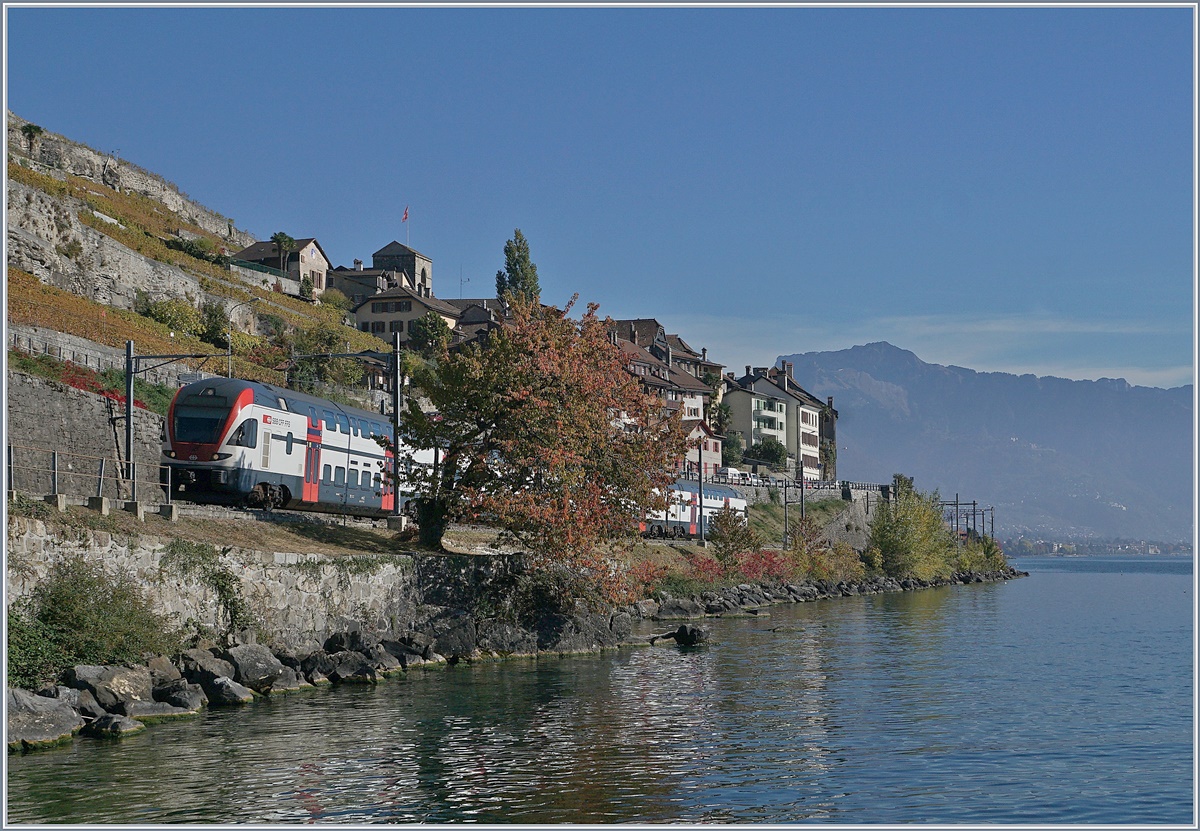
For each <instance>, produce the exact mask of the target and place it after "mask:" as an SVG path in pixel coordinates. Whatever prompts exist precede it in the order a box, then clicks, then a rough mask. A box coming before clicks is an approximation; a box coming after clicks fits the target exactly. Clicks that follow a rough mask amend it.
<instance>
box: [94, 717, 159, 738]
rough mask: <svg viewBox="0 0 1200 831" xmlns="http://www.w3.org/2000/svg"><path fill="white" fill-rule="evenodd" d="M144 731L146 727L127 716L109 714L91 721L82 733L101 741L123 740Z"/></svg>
mask: <svg viewBox="0 0 1200 831" xmlns="http://www.w3.org/2000/svg"><path fill="white" fill-rule="evenodd" d="M145 729H146V725H144V724H142V723H141V722H140V721H138V720H137V719H132V718H129V717H128V716H121V715H114V714H112V713H109V714H107V715H104V716H101V717H100V718H98V719H96V720H95V721H93V722H92V723H91V724H89V725H88V726H87V727H86V728H85V729H84V733H85V734H87V735H89V736H95V737H97V738H102V739H123V738H125V737H126V736H132V735H134V734H135V733H140V732H142V731H143V730H145Z"/></svg>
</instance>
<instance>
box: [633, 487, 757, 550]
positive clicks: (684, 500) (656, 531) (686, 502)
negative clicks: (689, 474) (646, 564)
mask: <svg viewBox="0 0 1200 831" xmlns="http://www.w3.org/2000/svg"><path fill="white" fill-rule="evenodd" d="M725 508H728V509H729V510H732V511H736V512H737V513H739V514H741V515H742V516H743V517H744V518H747V519H749V513H748V507H747V502H746V499H745V497H743V496H741V495H740V494H739V493H738V492H737V491H736V490H734V489H733V488H729V487H725V486H723V485H711V484H705V486H704V505H703V515H704V527H705V529H706V530H707V528H708V525H709V523H710V522H712V519H713V517H714V516H716V514H717V512H718V511H720V510H722V509H725ZM700 510H701V506H700V488H699V486H698V484H697V483H696V482H694V481H692V480H690V479H680V480H678V481H676V482H675V483H674V484H673V485H671V488H670V493H669V494H668V502H667V508H666V510H663V511H658V512H657V513H650V514H647V515H646V518H645V519H644V520H643V521H642V523H641V532H642V536H645V537H651V538H658V539H666V538H673V539H681V538H682V539H690V538H693V537H698V536H699V534H700Z"/></svg>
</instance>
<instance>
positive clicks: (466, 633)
mask: <svg viewBox="0 0 1200 831" xmlns="http://www.w3.org/2000/svg"><path fill="white" fill-rule="evenodd" d="M425 634H426V635H427V636H428V637H429V639H430V641H431V644H430V649H432V650H433V651H434V652H437V653H438V654H439V655H445V656H446V657H447V658H449V659H450V660H452V661H459V660H465V659H469V658H471V657H472V656H473V655H474V654H475V653H476V651H477V650H476V640H477V637H478V636H477V632H476V629H475V618H474V617H472V616H471V615H469V614H467V613H466V612H462V611H458V612H453V613H451V614H450V615H448V616H446V617H442V618H438V619H435V620H432V621H430V623H429V624H428V626H427V628H426V629H425Z"/></svg>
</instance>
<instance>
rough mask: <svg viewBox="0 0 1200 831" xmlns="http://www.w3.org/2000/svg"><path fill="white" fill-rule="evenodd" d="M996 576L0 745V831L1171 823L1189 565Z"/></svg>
mask: <svg viewBox="0 0 1200 831" xmlns="http://www.w3.org/2000/svg"><path fill="white" fill-rule="evenodd" d="M1014 565H1016V566H1017V567H1018V568H1021V569H1023V570H1026V571H1029V572H1030V573H1031V576H1030V577H1027V578H1022V579H1019V580H1014V581H1011V582H1008V583H1001V584H974V585H970V586H954V587H948V588H942V589H931V590H927V591H920V592H907V593H896V594H888V595H875V596H870V597H851V598H842V599H838V600H824V601H819V602H816V603H806V604H796V605H787V606H776V607H772V609H771V615H770V616H769V617H757V618H754V617H749V618H726V619H710V620H707V621H705V622H704V625H705V626H707V627H709V628H710V629H711V631H712V638H713V641H712V643H710V644H707V645H704V646H699V647H692V648H683V647H678V646H674V645H672V646H665V647H663V646H656V647H652V648H640V649H630V650H623V651H620V652H610V653H605V654H602V655H591V656H576V657H569V658H561V659H560V658H549V659H542V660H538V661H532V660H529V661H509V662H502V663H486V664H479V665H474V666H457V667H452V668H449V669H446V670H444V671H443V670H438V671H429V672H420V671H413V672H410V673H409V674H408V675H406V676H403V677H400V678H395V679H391V680H389V681H387V682H385V683H382V684H380V685H379V686H378V687H375V688H349V687H339V688H333V689H322V690H316V691H313V692H306V693H299V694H295V695H292V696H284V697H282V698H278V699H273V700H268V701H265V702H262V703H257V704H254V705H251V706H248V707H245V708H239V709H224V710H215V711H213V712H211V713H208V714H206V715H204V716H202V717H200V718H196V719H190V720H187V721H183V722H177V723H173V724H161V725H154V726H152V727H150V728H149V729H148V730H147V731H146V732H144V733H143V734H141V735H140V736H135V737H132V738H130V739H127V740H125V741H123V742H121V743H111V744H110V743H106V742H102V741H98V740H85V739H77V740H76V741H75V742H74V743H72V744H71V745H70V746H69V747H63V748H57V749H53V750H49V751H45V752H39V753H31V754H27V755H24V756H9V757H8V768H7V785H8V790H7V799H8V802H7V819H8V821H9V822H10V823H22V824H24V823H47V822H55V823H65V822H71V823H126V824H133V823H136V824H153V823H174V822H198V823H269V824H276V823H299V822H313V821H316V822H328V823H369V822H417V821H421V822H478V823H552V822H588V823H604V822H667V821H678V822H687V823H703V822H740V823H766V822H770V823H788V822H810V823H816V822H837V823H914V822H915V823H1029V824H1042V823H1105V824H1115V825H1128V824H1133V823H1170V824H1191V823H1192V822H1193V819H1194V814H1193V811H1194V803H1193V790H1192V787H1193V763H1194V758H1193V728H1194V725H1193V692H1194V691H1193V688H1192V678H1193V605H1194V598H1193V584H1194V581H1193V576H1192V563H1191V560H1190V559H1181V558H1167V557H1159V558H1151V557H1137V558H1132V557H1131V558H1026V559H1022V560H1017V561H1014ZM647 626H648V628H647V630H646V631H647V632H651V631H665V630H666V629H667V628H669V627H668V626H667V625H665V624H653V625H652V624H647Z"/></svg>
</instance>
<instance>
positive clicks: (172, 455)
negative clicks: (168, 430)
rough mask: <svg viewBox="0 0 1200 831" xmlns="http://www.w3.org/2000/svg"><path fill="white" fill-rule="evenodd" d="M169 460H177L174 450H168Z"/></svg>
mask: <svg viewBox="0 0 1200 831" xmlns="http://www.w3.org/2000/svg"><path fill="white" fill-rule="evenodd" d="M167 458H168V459H174V458H175V451H174V450H168V451H167Z"/></svg>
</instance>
